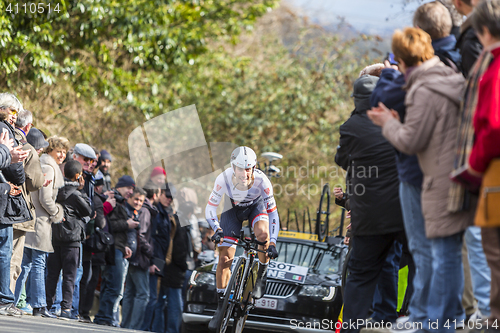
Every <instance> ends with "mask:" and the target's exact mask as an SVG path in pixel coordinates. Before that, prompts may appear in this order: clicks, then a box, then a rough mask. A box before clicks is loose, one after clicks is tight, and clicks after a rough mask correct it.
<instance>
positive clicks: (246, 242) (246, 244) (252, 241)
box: [224, 230, 267, 253]
mask: <svg viewBox="0 0 500 333" xmlns="http://www.w3.org/2000/svg"><path fill="white" fill-rule="evenodd" d="M231 234H232V235H233V237H236V238H237V239H238V240H240V241H241V242H243V244H240V243H238V242H234V241H232V240H229V239H224V242H226V243H229V244H233V245H236V246H241V247H244V248H245V250H247V251H248V250H255V251H257V252H261V253H266V251H263V250H259V249H257V248H255V247H253V246H252V245H253V244H257V245H266V243H267V241H264V242H259V241H258V240H257V239H255V235H254V234H253V233H252V234H251V236H250V237H245V232H244V231H243V230H241V232H240V236H239V237H238V236H237V235H236V233H235V232H234V231H233V232H231ZM248 238H250V239H248Z"/></svg>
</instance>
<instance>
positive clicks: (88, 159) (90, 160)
mask: <svg viewBox="0 0 500 333" xmlns="http://www.w3.org/2000/svg"><path fill="white" fill-rule="evenodd" d="M82 157H83V160H84V161H85V162H89V163H91V162H93V161H94V159H93V158H90V157H85V156H82Z"/></svg>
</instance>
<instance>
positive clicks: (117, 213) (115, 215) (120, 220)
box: [108, 203, 128, 255]
mask: <svg viewBox="0 0 500 333" xmlns="http://www.w3.org/2000/svg"><path fill="white" fill-rule="evenodd" d="M124 206H125V204H124V203H123V204H116V207H115V208H114V209H113V210H112V211H111V213H109V214H108V222H109V230H110V232H111V233H112V234H113V237H114V238H115V248H116V249H117V250H120V251H121V252H122V253H123V255H125V247H126V246H128V244H127V232H128V223H127V220H128V214H127V210H126V209H125V207H124Z"/></svg>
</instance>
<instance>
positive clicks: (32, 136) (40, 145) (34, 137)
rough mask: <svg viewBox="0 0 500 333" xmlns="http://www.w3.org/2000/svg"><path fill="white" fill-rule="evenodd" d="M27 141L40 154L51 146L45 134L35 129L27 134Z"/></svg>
mask: <svg viewBox="0 0 500 333" xmlns="http://www.w3.org/2000/svg"><path fill="white" fill-rule="evenodd" d="M26 141H28V143H29V144H30V145H32V146H33V148H35V150H36V153H37V154H38V155H40V153H41V152H42V151H43V150H44V149H45V148H47V147H48V146H49V143H48V142H47V141H46V140H45V138H44V136H43V133H42V132H41V131H40V130H39V129H38V128H35V127H32V128H31V130H30V131H29V132H28V133H27V134H26Z"/></svg>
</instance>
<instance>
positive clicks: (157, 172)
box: [149, 167, 167, 178]
mask: <svg viewBox="0 0 500 333" xmlns="http://www.w3.org/2000/svg"><path fill="white" fill-rule="evenodd" d="M161 174H163V175H164V176H166V175H167V173H166V172H165V170H163V168H162V167H155V168H154V169H153V171H151V176H149V178H153V177H154V176H158V175H161Z"/></svg>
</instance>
